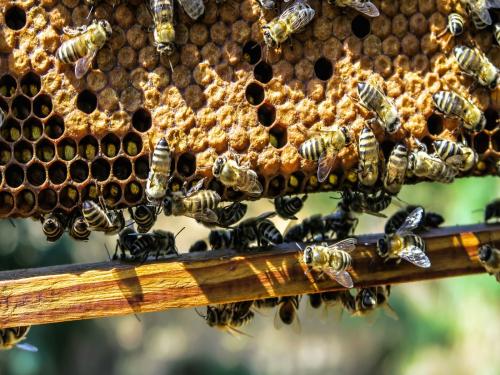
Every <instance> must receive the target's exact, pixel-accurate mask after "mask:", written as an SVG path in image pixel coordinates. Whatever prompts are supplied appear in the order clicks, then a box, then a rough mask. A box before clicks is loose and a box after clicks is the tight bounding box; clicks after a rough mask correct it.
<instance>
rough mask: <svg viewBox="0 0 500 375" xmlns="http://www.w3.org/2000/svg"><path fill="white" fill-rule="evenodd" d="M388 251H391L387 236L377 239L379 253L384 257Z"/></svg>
mask: <svg viewBox="0 0 500 375" xmlns="http://www.w3.org/2000/svg"><path fill="white" fill-rule="evenodd" d="M388 251H389V246H388V239H387V236H384V237H383V238H381V239H379V240H378V241H377V253H378V255H380V256H381V257H382V258H384V257H385V256H387V252H388Z"/></svg>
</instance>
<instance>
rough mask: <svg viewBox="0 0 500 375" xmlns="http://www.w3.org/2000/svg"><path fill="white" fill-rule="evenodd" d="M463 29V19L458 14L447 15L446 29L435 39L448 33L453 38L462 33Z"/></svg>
mask: <svg viewBox="0 0 500 375" xmlns="http://www.w3.org/2000/svg"><path fill="white" fill-rule="evenodd" d="M464 28H465V19H464V18H463V17H462V16H461V15H460V14H458V13H450V14H448V22H447V24H446V28H445V29H444V30H443V31H442V32H441V33H439V34H438V35H436V37H437V38H441V37H442V36H443V35H444V34H446V33H447V32H448V31H449V32H450V34H451V35H453V36H459V35H460V34H462V33H463V32H464Z"/></svg>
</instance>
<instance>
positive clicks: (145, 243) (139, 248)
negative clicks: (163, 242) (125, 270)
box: [130, 236, 156, 256]
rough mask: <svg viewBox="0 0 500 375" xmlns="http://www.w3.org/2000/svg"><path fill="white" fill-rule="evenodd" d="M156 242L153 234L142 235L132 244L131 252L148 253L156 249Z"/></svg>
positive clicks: (133, 253) (134, 254)
mask: <svg viewBox="0 0 500 375" xmlns="http://www.w3.org/2000/svg"><path fill="white" fill-rule="evenodd" d="M155 242H156V240H155V238H154V237H152V236H143V237H140V238H138V239H137V240H136V241H135V242H134V244H133V245H132V248H131V249H130V253H131V254H132V256H138V255H143V254H148V253H149V252H150V251H154V249H155Z"/></svg>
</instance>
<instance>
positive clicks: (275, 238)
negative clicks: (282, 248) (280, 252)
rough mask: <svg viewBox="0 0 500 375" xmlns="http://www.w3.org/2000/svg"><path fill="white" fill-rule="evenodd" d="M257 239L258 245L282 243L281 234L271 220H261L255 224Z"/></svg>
mask: <svg viewBox="0 0 500 375" xmlns="http://www.w3.org/2000/svg"><path fill="white" fill-rule="evenodd" d="M257 239H258V242H259V246H264V247H265V246H268V245H269V244H271V245H274V246H276V245H279V244H280V243H283V235H282V234H281V233H280V231H279V230H278V228H276V226H275V225H274V224H273V222H272V221H271V220H268V219H266V220H263V221H261V222H260V223H259V224H257Z"/></svg>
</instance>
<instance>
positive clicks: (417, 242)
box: [403, 234, 425, 251]
mask: <svg viewBox="0 0 500 375" xmlns="http://www.w3.org/2000/svg"><path fill="white" fill-rule="evenodd" d="M403 243H404V247H405V248H406V247H409V246H415V247H418V248H419V249H421V250H422V251H425V242H424V240H423V239H422V238H421V237H420V236H418V235H416V234H407V235H406V236H404V237H403Z"/></svg>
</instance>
